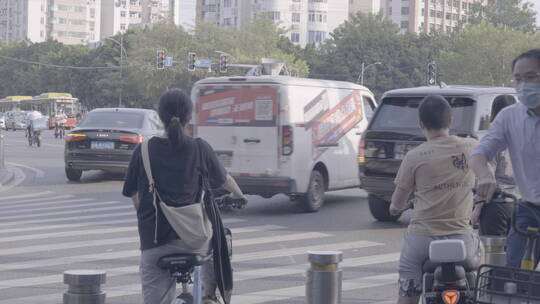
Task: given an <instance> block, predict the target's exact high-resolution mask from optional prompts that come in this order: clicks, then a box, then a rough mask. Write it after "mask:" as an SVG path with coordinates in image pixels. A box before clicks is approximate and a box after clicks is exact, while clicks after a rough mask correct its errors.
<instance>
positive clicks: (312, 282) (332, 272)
mask: <svg viewBox="0 0 540 304" xmlns="http://www.w3.org/2000/svg"><path fill="white" fill-rule="evenodd" d="M308 260H309V262H310V268H309V269H308V270H307V282H306V303H307V304H340V303H341V280H342V278H343V272H342V270H341V269H340V268H339V262H341V261H342V260H343V252H341V251H308Z"/></svg>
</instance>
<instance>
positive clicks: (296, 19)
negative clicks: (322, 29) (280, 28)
mask: <svg viewBox="0 0 540 304" xmlns="http://www.w3.org/2000/svg"><path fill="white" fill-rule="evenodd" d="M291 20H292V22H295V23H298V22H300V13H292V16H291Z"/></svg>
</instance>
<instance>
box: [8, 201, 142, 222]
mask: <svg viewBox="0 0 540 304" xmlns="http://www.w3.org/2000/svg"><path fill="white" fill-rule="evenodd" d="M111 202H114V201H110V202H109V203H111ZM128 208H130V209H133V206H131V205H128V204H126V205H119V206H114V207H101V208H92V209H81V210H68V211H58V212H45V213H38V214H24V215H16V216H3V217H0V221H5V220H17V219H26V218H35V217H44V216H48V217H50V216H58V215H70V214H77V213H87V212H98V211H111V210H120V209H128ZM96 217H99V216H96ZM4 224H9V222H7V223H0V225H2V226H3V225H4Z"/></svg>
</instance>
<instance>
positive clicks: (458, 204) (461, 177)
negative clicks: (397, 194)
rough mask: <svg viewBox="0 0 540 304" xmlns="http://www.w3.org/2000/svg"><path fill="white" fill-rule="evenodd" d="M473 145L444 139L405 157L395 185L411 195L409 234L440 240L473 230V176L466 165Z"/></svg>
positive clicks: (428, 143)
mask: <svg viewBox="0 0 540 304" xmlns="http://www.w3.org/2000/svg"><path fill="white" fill-rule="evenodd" d="M476 144H477V141H476V140H474V139H472V138H461V137H456V136H444V137H439V138H436V139H434V140H430V141H428V142H426V143H423V144H421V145H420V146H418V147H416V148H415V149H413V150H411V151H409V152H408V153H407V154H406V155H405V159H404V160H403V162H402V164H401V167H400V168H399V171H398V174H397V177H396V179H395V184H396V185H397V186H399V187H400V188H403V189H406V190H410V191H413V192H414V196H415V199H416V203H415V204H414V215H413V218H412V220H411V222H410V224H409V232H410V233H414V234H420V235H433V236H440V235H451V234H461V233H466V232H469V231H471V230H472V228H471V225H470V219H471V213H472V209H473V194H472V187H473V185H474V173H473V171H472V169H470V168H469V165H468V163H469V155H470V154H471V153H472V151H473V149H474V147H475V146H476Z"/></svg>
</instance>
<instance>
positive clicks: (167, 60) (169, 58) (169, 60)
mask: <svg viewBox="0 0 540 304" xmlns="http://www.w3.org/2000/svg"><path fill="white" fill-rule="evenodd" d="M172 61H173V58H172V56H167V57H165V66H166V67H170V66H172Z"/></svg>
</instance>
